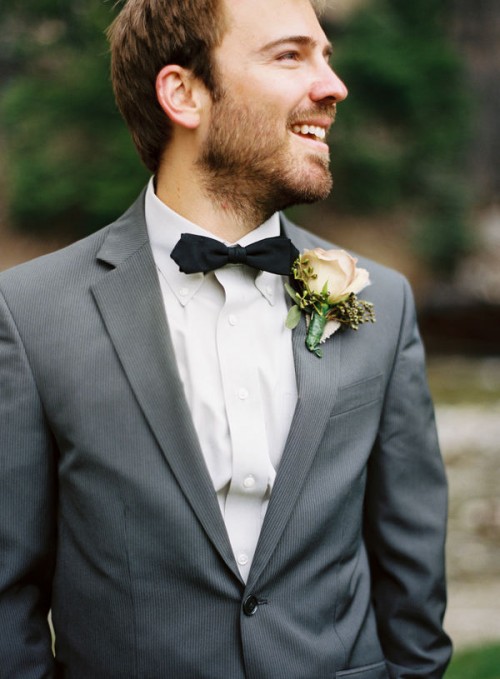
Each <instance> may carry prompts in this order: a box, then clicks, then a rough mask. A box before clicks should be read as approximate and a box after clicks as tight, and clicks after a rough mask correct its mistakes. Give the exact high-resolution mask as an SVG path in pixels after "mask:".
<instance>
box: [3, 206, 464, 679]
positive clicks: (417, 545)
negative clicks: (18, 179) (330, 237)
mask: <svg viewBox="0 0 500 679" xmlns="http://www.w3.org/2000/svg"><path fill="white" fill-rule="evenodd" d="M284 226H285V230H286V232H287V234H288V235H289V236H290V237H291V239H292V240H293V241H294V243H295V244H296V246H297V247H298V248H299V249H303V248H310V247H314V246H317V245H325V243H324V242H323V241H320V240H319V239H318V238H316V237H314V236H312V235H311V234H308V233H306V232H305V231H302V230H301V229H299V228H297V227H295V226H293V225H292V224H290V223H289V222H287V221H286V220H284ZM361 265H362V266H364V267H366V268H368V269H369V270H370V274H371V279H372V283H373V284H372V286H371V287H370V288H367V289H366V290H365V291H363V297H365V298H367V299H370V300H371V301H373V302H374V304H375V307H376V312H377V323H376V324H375V325H373V326H372V325H368V326H363V327H361V328H360V330H359V331H358V332H354V331H351V330H348V331H345V332H339V333H337V334H336V335H335V336H334V337H333V338H332V339H330V340H329V341H328V342H327V343H326V344H325V345H324V357H323V358H322V359H318V358H317V357H316V356H314V355H313V354H311V353H309V352H308V351H307V350H306V348H305V346H304V337H305V328H304V323H301V324H300V325H299V327H298V328H297V329H296V330H295V331H294V337H293V343H294V355H295V362H296V373H297V380H298V390H299V399H298V404H297V408H296V412H295V415H294V418H293V422H292V425H291V429H290V432H289V436H288V441H287V443H286V448H285V451H284V454H283V457H282V462H281V464H280V467H279V469H278V473H277V477H276V482H275V487H274V490H273V493H272V497H271V501H270V503H269V508H268V511H267V514H266V517H265V521H264V525H263V528H262V533H261V536H260V540H259V543H258V546H257V550H256V554H255V558H254V562H253V564H252V569H251V572H250V576H249V579H248V582H247V584H246V585H245V584H244V583H243V582H242V581H241V579H240V576H239V572H238V568H237V566H236V564H235V561H234V557H233V554H232V551H231V547H230V544H229V540H228V537H227V534H226V531H225V526H224V523H223V520H222V517H221V514H220V511H219V507H218V504H217V500H216V495H215V492H214V490H213V487H212V485H211V482H210V478H209V475H208V472H207V469H206V467H205V464H204V460H203V456H202V454H201V451H200V448H199V443H198V440H197V437H196V435H195V433H194V429H193V426H192V423H191V418H190V413H189V409H188V407H187V404H186V400H185V398H184V393H183V388H182V384H181V382H180V379H179V374H178V371H177V368H176V364H175V360H174V353H173V348H172V344H171V340H170V337H169V330H168V326H167V322H166V318H165V314H164V309H163V303H162V298H161V293H160V289H159V284H158V280H157V274H156V270H155V266H154V262H153V259H152V253H151V249H150V245H149V242H148V238H147V233H146V228H145V223H144V211H143V196H141V198H140V199H139V200H138V201H137V202H136V203H135V204H134V205H133V206H132V208H131V209H130V210H129V211H128V212H127V213H126V214H125V215H124V216H123V217H122V218H121V219H119V220H118V221H117V222H116V223H114V224H112V225H111V226H109V227H107V228H105V229H103V230H102V231H100V232H98V233H96V234H94V235H92V236H90V237H89V238H87V239H85V240H83V241H81V242H78V243H76V244H74V245H72V246H70V247H69V248H66V249H64V250H62V251H60V252H57V253H55V254H52V255H49V256H47V257H44V258H41V259H38V260H35V261H33V262H30V263H28V264H26V265H22V266H20V267H16V268H15V269H12V270H10V271H8V272H5V273H3V274H2V275H1V276H0V677H1V678H2V679H41V678H42V677H44V678H46V677H67V678H70V679H127V678H130V679H132V678H134V679H135V678H141V679H165V678H167V679H168V678H172V679H244V678H246V679H323V678H324V679H333V678H334V677H337V678H340V677H351V676H352V677H356V679H387V678H388V677H390V678H392V679H395V678H398V679H409V678H410V677H422V678H423V677H425V678H426V679H434V678H435V679H437V678H438V677H441V676H442V674H443V672H444V668H445V666H446V664H447V661H448V658H449V655H450V645H449V640H448V638H447V637H446V635H445V634H444V632H443V630H442V627H441V622H442V616H443V610H444V600H445V591H444V575H443V543H444V535H445V517H446V483H445V477H444V472H443V465H442V461H441V458H440V455H439V450H438V444H437V440H436V432H435V427H434V418H433V410H432V405H431V401H430V398H429V395H428V390H427V387H426V383H425V375H424V366H423V352H422V347H421V343H420V340H419V336H418V332H417V329H416V325H415V315H414V308H413V303H412V299H411V295H410V292H409V289H408V286H407V284H406V282H405V280H404V279H403V278H402V277H401V276H400V275H398V274H396V273H394V272H392V271H389V270H387V269H385V268H383V267H380V266H378V265H376V264H374V263H372V262H368V261H361ZM365 293H366V294H365ZM49 608H51V609H52V616H53V622H54V627H55V630H56V637H57V641H56V660H54V658H53V656H52V653H51V641H50V634H49V630H48V627H47V623H46V618H47V613H48V611H49Z"/></svg>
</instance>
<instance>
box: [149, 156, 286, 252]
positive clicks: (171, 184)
mask: <svg viewBox="0 0 500 679" xmlns="http://www.w3.org/2000/svg"><path fill="white" fill-rule="evenodd" d="M167 168H168V169H167ZM238 184H239V182H238V180H237V178H235V177H227V178H225V181H223V182H218V185H215V184H213V183H210V184H209V183H207V182H206V181H204V178H203V175H202V174H201V173H200V172H199V169H198V168H196V167H194V168H193V166H192V165H191V166H189V165H187V164H186V163H175V162H173V159H170V160H169V161H168V162H167V161H166V159H165V161H164V162H162V164H161V167H160V169H159V171H158V173H157V176H156V195H157V196H158V198H159V199H160V200H161V201H162V202H164V203H165V204H166V205H168V206H169V207H170V208H171V209H172V210H175V212H177V213H178V214H180V215H181V216H182V217H185V218H186V219H188V220H189V221H191V222H193V223H194V224H197V225H198V226H201V227H202V228H203V229H206V230H207V231H209V232H210V233H212V234H214V235H215V236H217V237H218V238H221V239H223V240H225V241H227V242H228V243H235V242H236V241H238V240H239V239H241V238H242V237H243V236H245V235H246V234H247V233H250V231H253V230H254V229H256V228H257V227H258V226H260V224H262V223H263V222H265V221H266V219H268V218H269V217H270V216H271V215H272V214H273V212H274V210H272V209H267V208H266V206H265V205H264V204H260V205H259V204H255V203H256V201H251V200H250V199H249V197H247V196H245V195H244V192H243V191H241V190H238Z"/></svg>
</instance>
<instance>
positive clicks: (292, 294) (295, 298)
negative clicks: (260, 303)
mask: <svg viewBox="0 0 500 679" xmlns="http://www.w3.org/2000/svg"><path fill="white" fill-rule="evenodd" d="M285 290H286V291H287V292H288V294H289V295H290V297H291V298H292V299H293V301H294V302H297V303H299V302H300V297H299V295H298V294H297V292H296V290H294V289H293V288H292V286H291V285H290V284H289V283H285Z"/></svg>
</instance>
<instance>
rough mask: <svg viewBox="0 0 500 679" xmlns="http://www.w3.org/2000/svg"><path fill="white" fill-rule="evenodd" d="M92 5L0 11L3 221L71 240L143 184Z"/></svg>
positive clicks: (103, 19) (81, 1) (58, 3)
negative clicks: (6, 209)
mask: <svg viewBox="0 0 500 679" xmlns="http://www.w3.org/2000/svg"><path fill="white" fill-rule="evenodd" d="M112 18H113V15H112V13H111V5H110V4H109V3H104V2H100V1H99V0H71V1H70V2H68V0H64V2H63V0H43V1H42V2H40V0H36V1H35V0H30V1H29V2H27V1H26V0H24V2H23V4H22V7H21V3H18V5H15V6H14V7H10V8H8V9H7V8H5V9H3V10H2V12H1V14H0V26H2V27H3V28H6V27H9V28H10V31H4V32H3V34H4V36H5V35H7V36H8V37H7V38H3V43H4V44H3V47H4V51H3V54H5V55H6V62H7V63H8V66H9V74H8V77H7V85H6V86H5V87H4V89H3V91H2V92H1V101H0V116H1V118H0V120H1V127H2V131H3V133H4V134H5V137H6V143H5V146H6V160H7V163H6V172H7V189H8V193H9V198H10V212H11V218H12V220H13V222H14V223H15V224H16V225H17V226H19V227H20V228H23V229H25V230H28V231H33V232H38V233H43V232H51V233H53V232H57V231H67V232H71V233H72V235H74V236H75V237H77V236H80V235H83V234H85V233H88V232H90V231H93V230H94V229H96V228H98V227H100V226H103V225H104V224H105V223H106V222H108V221H110V220H111V219H113V218H115V217H116V216H117V215H118V214H120V213H121V212H122V211H123V208H124V206H126V205H127V204H128V203H129V202H130V201H131V200H132V199H133V198H134V197H135V195H136V194H137V192H138V190H139V188H140V187H141V186H142V184H143V183H144V181H145V180H146V178H147V175H146V172H145V170H144V169H143V168H142V166H141V165H140V162H139V160H138V158H137V155H136V152H135V150H134V149H133V146H132V143H131V141H130V139H129V135H128V132H127V130H126V128H125V126H124V124H123V122H122V120H121V118H120V116H119V114H118V111H117V110H116V107H115V104H114V100H113V95H112V92H111V86H110V82H109V75H108V70H109V58H108V54H107V45H106V40H105V37H104V29H105V27H106V26H107V24H109V23H110V21H111V20H112Z"/></svg>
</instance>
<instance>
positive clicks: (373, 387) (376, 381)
mask: <svg viewBox="0 0 500 679" xmlns="http://www.w3.org/2000/svg"><path fill="white" fill-rule="evenodd" d="M381 397H382V375H375V377H371V378H370V379H367V380H362V381H361V382H355V383H354V384H348V385H347V386H345V387H340V389H339V393H338V396H337V399H336V403H335V406H334V407H333V410H332V414H331V417H335V416H336V415H340V414H341V413H346V412H348V411H349V410H355V409H356V408H361V407H362V406H365V405H368V404H369V403H373V402H374V401H378V400H379V399H380V398H381Z"/></svg>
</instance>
